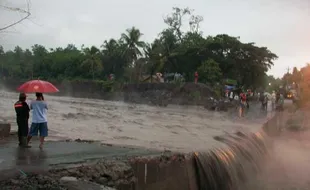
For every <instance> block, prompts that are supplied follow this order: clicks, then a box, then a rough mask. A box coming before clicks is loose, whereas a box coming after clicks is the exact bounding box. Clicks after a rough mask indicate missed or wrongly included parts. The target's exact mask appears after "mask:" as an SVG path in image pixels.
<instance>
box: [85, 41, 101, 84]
mask: <svg viewBox="0 0 310 190" xmlns="http://www.w3.org/2000/svg"><path fill="white" fill-rule="evenodd" d="M82 50H83V54H84V55H85V58H86V59H85V60H84V61H83V62H82V65H81V66H82V67H85V66H86V67H89V65H90V67H91V68H90V69H91V73H92V79H93V80H94V79H95V71H97V72H100V71H102V63H101V59H100V50H99V49H98V48H96V47H95V46H92V47H91V48H83V49H82Z"/></svg>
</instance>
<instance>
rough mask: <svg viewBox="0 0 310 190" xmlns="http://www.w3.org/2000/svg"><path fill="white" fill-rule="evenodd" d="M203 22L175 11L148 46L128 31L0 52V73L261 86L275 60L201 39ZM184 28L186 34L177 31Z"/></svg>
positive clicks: (238, 45) (261, 51)
mask: <svg viewBox="0 0 310 190" xmlns="http://www.w3.org/2000/svg"><path fill="white" fill-rule="evenodd" d="M187 20H189V22H185V21H187ZM202 21H203V18H202V17H201V16H199V15H195V14H194V11H193V10H191V9H189V8H177V7H175V8H173V11H172V13H171V14H169V15H167V16H166V17H165V18H164V22H165V23H166V25H167V27H166V28H165V29H163V30H162V31H161V32H160V33H159V35H158V37H157V38H156V39H154V41H152V42H151V43H147V42H144V41H142V40H141V37H142V35H143V33H142V31H140V30H139V29H138V28H136V27H132V28H130V29H127V30H126V31H125V32H124V33H122V34H121V35H120V38H119V39H113V38H111V39H109V40H105V41H104V42H103V43H102V45H101V46H100V47H96V46H91V47H85V46H84V45H82V47H80V48H78V47H76V46H75V45H74V44H69V45H67V47H57V48H46V47H44V46H43V45H39V44H35V45H33V46H32V47H31V49H22V48H21V47H19V46H16V47H15V49H13V50H8V51H4V49H3V47H1V46H0V66H1V68H0V69H1V70H0V73H1V75H2V77H5V78H13V79H23V80H24V79H35V78H40V79H46V80H51V79H53V80H76V79H79V80H106V79H107V77H108V76H109V75H110V74H114V76H115V80H117V81H123V82H141V81H143V80H142V76H152V75H154V74H155V73H157V72H160V73H180V74H182V75H183V76H184V77H185V80H186V81H193V79H194V73H195V72H196V71H197V72H198V73H199V82H203V83H210V84H214V83H217V82H221V81H222V80H223V79H226V78H229V79H234V80H236V81H238V83H239V84H240V85H243V86H246V87H251V88H257V87H261V86H262V85H265V81H266V77H267V75H266V72H267V71H268V70H269V69H270V68H271V66H272V65H273V61H274V60H275V59H277V55H276V54H274V53H272V52H271V51H270V50H269V49H268V48H267V47H259V46H256V45H255V43H253V42H250V43H243V42H241V41H240V38H239V37H234V36H229V35H227V34H219V35H216V36H207V37H205V36H204V35H203V34H202V32H201V31H200V24H201V22H202ZM185 25H187V26H188V28H189V29H188V30H182V29H183V28H186V27H184V26H185ZM151 78H152V77H151Z"/></svg>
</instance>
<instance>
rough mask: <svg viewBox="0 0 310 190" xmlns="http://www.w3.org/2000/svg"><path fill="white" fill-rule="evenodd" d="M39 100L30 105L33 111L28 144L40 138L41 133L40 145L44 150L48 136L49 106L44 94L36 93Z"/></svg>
mask: <svg viewBox="0 0 310 190" xmlns="http://www.w3.org/2000/svg"><path fill="white" fill-rule="evenodd" d="M36 97H37V99H36V100H34V101H32V102H31V103H30V109H31V110H32V123H31V127H30V132H29V136H28V143H29V142H30V140H31V138H32V137H33V136H38V132H40V145H39V148H40V149H42V148H43V143H44V138H45V137H47V135H48V127H47V115H46V112H47V109H48V108H47V104H46V102H45V101H44V97H43V94H42V93H36Z"/></svg>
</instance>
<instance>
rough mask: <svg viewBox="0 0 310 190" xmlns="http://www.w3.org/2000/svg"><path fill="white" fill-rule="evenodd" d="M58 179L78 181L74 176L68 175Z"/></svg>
mask: <svg viewBox="0 0 310 190" xmlns="http://www.w3.org/2000/svg"><path fill="white" fill-rule="evenodd" d="M60 181H62V182H72V181H78V180H77V178H76V177H70V176H64V177H62V178H60Z"/></svg>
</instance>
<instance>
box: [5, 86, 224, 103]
mask: <svg viewBox="0 0 310 190" xmlns="http://www.w3.org/2000/svg"><path fill="white" fill-rule="evenodd" d="M23 82H24V81H18V80H2V81H1V84H2V87H4V88H5V89H7V90H10V91H15V90H16V88H17V87H18V86H19V85H21V84H22V83H23ZM51 82H52V83H53V84H54V85H55V86H57V88H58V89H59V91H60V92H59V93H57V94H55V95H60V96H72V97H80V98H98V99H105V100H124V101H126V102H134V103H145V104H153V105H160V106H166V105H168V104H182V105H205V104H206V102H207V101H208V99H209V98H210V97H218V96H219V93H216V91H214V90H213V89H212V88H210V87H209V86H207V85H205V84H195V83H184V84H176V83H138V84H123V83H119V82H116V81H86V80H72V81H68V80H63V81H51Z"/></svg>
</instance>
